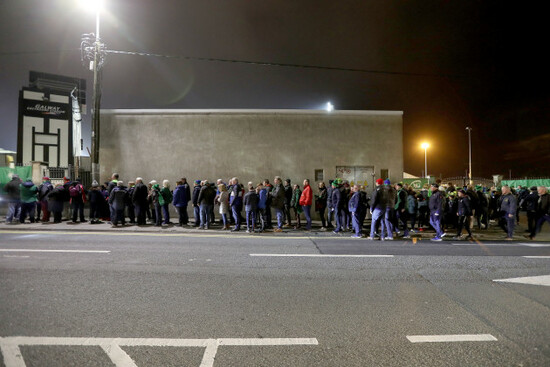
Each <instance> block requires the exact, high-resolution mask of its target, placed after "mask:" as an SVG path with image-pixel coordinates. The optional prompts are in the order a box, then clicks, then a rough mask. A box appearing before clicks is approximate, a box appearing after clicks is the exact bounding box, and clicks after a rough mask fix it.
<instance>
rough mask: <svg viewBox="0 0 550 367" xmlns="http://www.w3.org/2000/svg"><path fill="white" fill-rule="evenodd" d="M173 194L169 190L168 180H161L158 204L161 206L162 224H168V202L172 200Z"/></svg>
mask: <svg viewBox="0 0 550 367" xmlns="http://www.w3.org/2000/svg"><path fill="white" fill-rule="evenodd" d="M172 199H173V196H172V191H170V181H168V180H164V181H162V189H161V190H160V196H159V204H160V207H161V208H162V215H163V216H164V222H162V224H165V225H168V224H171V223H170V210H169V208H168V204H170V203H171V202H172Z"/></svg>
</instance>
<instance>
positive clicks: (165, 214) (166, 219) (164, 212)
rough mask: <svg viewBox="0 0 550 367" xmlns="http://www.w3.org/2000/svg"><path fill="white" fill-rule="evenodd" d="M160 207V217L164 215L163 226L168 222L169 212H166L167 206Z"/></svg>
mask: <svg viewBox="0 0 550 367" xmlns="http://www.w3.org/2000/svg"><path fill="white" fill-rule="evenodd" d="M161 207H162V215H164V222H163V223H164V224H168V223H169V222H170V211H169V210H168V204H164V205H162V206H161Z"/></svg>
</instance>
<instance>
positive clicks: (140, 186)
mask: <svg viewBox="0 0 550 367" xmlns="http://www.w3.org/2000/svg"><path fill="white" fill-rule="evenodd" d="M147 195H148V190H147V186H145V184H144V183H143V178H141V177H137V178H136V186H135V187H134V192H133V193H132V195H131V200H132V203H133V205H134V209H135V213H136V219H137V225H138V226H144V225H145V224H147V221H146V218H147V210H148V209H149V203H148V202H147Z"/></svg>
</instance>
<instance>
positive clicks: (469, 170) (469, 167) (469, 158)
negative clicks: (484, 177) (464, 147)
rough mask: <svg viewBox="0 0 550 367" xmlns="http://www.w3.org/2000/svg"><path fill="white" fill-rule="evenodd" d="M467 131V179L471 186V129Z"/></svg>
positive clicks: (467, 128) (468, 128)
mask: <svg viewBox="0 0 550 367" xmlns="http://www.w3.org/2000/svg"><path fill="white" fill-rule="evenodd" d="M466 130H468V162H469V163H468V179H469V181H470V185H472V128H471V127H466Z"/></svg>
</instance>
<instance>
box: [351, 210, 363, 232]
mask: <svg viewBox="0 0 550 367" xmlns="http://www.w3.org/2000/svg"><path fill="white" fill-rule="evenodd" d="M360 218H361V213H358V212H351V225H352V226H353V230H354V231H355V234H356V235H357V236H360V235H361V223H360V220H361V219H360Z"/></svg>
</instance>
